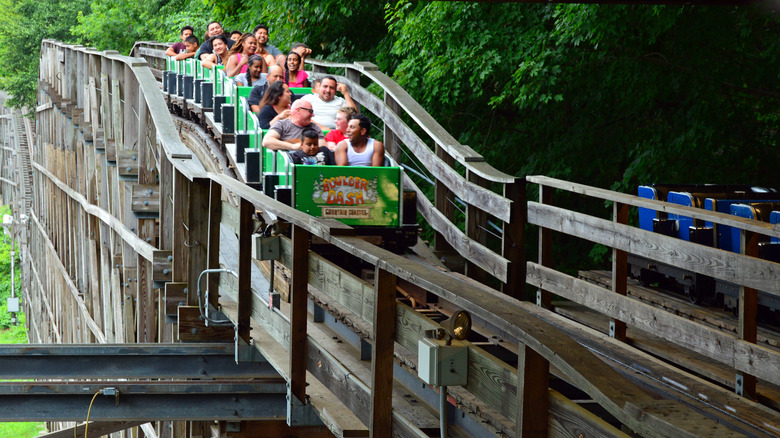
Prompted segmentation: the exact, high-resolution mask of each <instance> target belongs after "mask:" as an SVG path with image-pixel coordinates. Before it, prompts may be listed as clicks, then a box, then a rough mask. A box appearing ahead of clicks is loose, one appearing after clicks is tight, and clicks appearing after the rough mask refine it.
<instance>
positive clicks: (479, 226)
mask: <svg viewBox="0 0 780 438" xmlns="http://www.w3.org/2000/svg"><path fill="white" fill-rule="evenodd" d="M466 178H467V179H468V180H469V182H472V183H474V184H476V185H478V186H480V187H486V186H487V181H486V180H485V179H484V178H482V177H480V176H479V175H477V174H475V173H474V172H472V171H470V170H468V169H467V170H466ZM486 229H487V213H485V212H484V211H482V210H480V209H479V208H477V207H474V206H473V205H471V204H467V205H466V235H467V236H468V237H470V238H472V239H474V240H475V241H476V242H479V243H481V244H483V245H486V244H487V230H486ZM466 275H468V276H469V277H471V278H473V279H474V280H477V281H479V282H482V283H484V282H485V281H486V280H487V273H486V272H485V271H484V270H483V269H481V268H480V267H478V266H477V265H475V264H474V263H471V262H467V263H466Z"/></svg>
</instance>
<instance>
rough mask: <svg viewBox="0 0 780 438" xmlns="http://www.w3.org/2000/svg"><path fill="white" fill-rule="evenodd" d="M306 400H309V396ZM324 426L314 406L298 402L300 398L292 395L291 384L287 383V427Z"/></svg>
mask: <svg viewBox="0 0 780 438" xmlns="http://www.w3.org/2000/svg"><path fill="white" fill-rule="evenodd" d="M306 398H307V399H308V396H307V397H306ZM307 401H308V400H307ZM323 424H324V423H323V422H322V420H320V417H319V416H318V415H317V411H316V410H315V409H314V408H313V407H312V405H310V404H305V403H303V402H301V401H300V400H298V397H296V396H294V395H292V393H291V392H290V382H287V425H288V426H290V427H294V426H321V425H323Z"/></svg>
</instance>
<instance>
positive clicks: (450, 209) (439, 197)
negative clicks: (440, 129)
mask: <svg viewBox="0 0 780 438" xmlns="http://www.w3.org/2000/svg"><path fill="white" fill-rule="evenodd" d="M436 156H437V157H439V158H440V159H441V160H442V161H444V163H445V164H446V165H447V166H446V167H451V166H452V163H453V162H454V160H453V159H452V157H451V156H450V155H449V154H448V153H447V150H446V149H445V148H443V147H441V146H440V145H439V144H436ZM453 202H455V196H454V194H453V193H452V190H450V189H449V187H447V185H446V184H445V183H444V182H443V181H441V180H439V179H438V178H437V179H436V185H435V187H434V205H435V206H436V209H437V210H439V211H440V212H441V213H442V214H443V215H444V217H445V218H446V219H447V220H448V221H449V222H452V220H453V218H454V217H455V206H454V205H453ZM433 242H434V243H433V246H434V248H436V251H444V252H450V251H452V250H453V249H452V245H450V244H449V242H447V239H446V238H445V237H444V235H443V234H441V233H438V232H437V233H436V236H435V237H434V241H433Z"/></svg>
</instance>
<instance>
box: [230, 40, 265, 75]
mask: <svg viewBox="0 0 780 438" xmlns="http://www.w3.org/2000/svg"><path fill="white" fill-rule="evenodd" d="M255 50H257V38H255V36H254V35H252V34H251V33H245V34H243V35H241V39H239V40H238V42H236V43H235V44H233V47H232V48H231V49H230V52H229V53H228V55H229V58H228V62H227V64H225V73H226V74H227V76H228V77H229V78H232V77H234V76H236V75H238V74H239V73H246V69H247V63H248V62H249V57H250V56H252V55H254V54H255ZM267 70H268V69H267V68H266V69H265V71H267Z"/></svg>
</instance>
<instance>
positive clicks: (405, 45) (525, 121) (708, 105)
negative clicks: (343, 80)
mask: <svg viewBox="0 0 780 438" xmlns="http://www.w3.org/2000/svg"><path fill="white" fill-rule="evenodd" d="M0 1H3V2H5V4H4V5H5V6H6V8H5V9H6V10H7V11H10V12H9V14H8V15H7V16H6V17H4V18H3V19H4V20H5V21H6V23H4V24H5V26H3V27H2V30H0V38H2V39H3V44H2V45H0V50H3V54H4V55H5V56H4V59H5V60H6V62H5V63H4V65H3V66H1V67H0V77H1V78H2V79H1V82H0V85H2V88H4V89H5V90H10V91H12V92H14V93H16V96H17V97H18V98H19V99H18V100H17V102H21V103H26V104H27V105H32V104H33V102H34V96H33V90H34V88H35V70H36V68H37V65H36V58H35V54H36V53H37V52H38V49H37V47H38V45H39V42H40V39H41V38H43V37H45V38H57V39H62V40H66V41H73V42H80V43H82V44H88V45H94V46H96V47H98V48H100V49H108V48H112V49H117V50H119V51H120V52H122V53H127V51H128V50H129V49H130V47H131V46H132V43H133V41H135V40H146V39H156V40H168V41H174V40H176V39H177V37H178V29H179V28H180V27H181V26H182V25H183V24H191V25H193V26H195V28H196V29H198V30H197V31H196V34H197V35H198V36H202V34H201V31H202V30H205V27H206V23H207V22H208V21H209V20H211V19H212V18H213V19H217V20H220V21H222V23H223V25H224V28H225V29H227V30H232V29H240V30H245V31H246V30H251V28H252V27H253V26H254V25H255V24H257V23H267V24H268V25H269V26H270V28H271V42H272V43H273V44H276V45H277V46H278V47H280V48H281V49H283V50H284V49H285V48H287V47H289V46H290V44H291V43H292V42H295V41H304V42H306V43H308V44H309V45H310V46H311V47H312V48H313V49H314V55H315V56H316V57H319V58H326V59H332V60H350V61H356V60H367V61H372V62H374V63H376V64H377V65H378V66H379V67H380V69H381V70H383V71H385V72H388V73H389V74H391V75H392V76H393V77H394V78H395V79H396V80H397V81H398V82H399V83H400V84H402V85H403V86H404V88H406V89H407V90H408V91H409V93H410V94H412V96H413V97H415V98H416V99H417V100H418V101H419V102H420V103H421V105H422V106H423V107H424V108H426V109H427V110H428V111H429V112H430V113H431V114H433V116H434V117H435V118H436V119H437V120H439V121H440V123H442V125H444V126H445V127H446V128H447V129H448V130H450V132H451V133H452V134H453V135H454V136H455V137H456V138H457V139H459V140H460V141H461V142H462V143H464V144H468V145H470V146H472V147H473V148H475V149H476V150H477V151H479V152H480V153H482V154H483V155H485V156H486V158H487V160H488V162H490V163H492V164H493V165H495V166H496V167H498V168H500V169H501V170H504V171H505V172H507V173H511V174H516V175H527V174H546V175H550V176H555V177H560V178H565V179H569V180H573V181H577V182H583V183H587V184H591V185H595V186H599V187H611V188H614V189H618V190H622V191H627V192H634V190H635V187H636V186H637V185H638V184H640V183H648V182H667V183H675V182H679V183H682V182H698V183H705V182H706V183H751V184H756V185H764V186H773V187H778V188H780V179H778V177H777V176H776V175H777V172H775V170H774V167H775V166H776V163H778V162H779V161H780V148H778V145H777V143H778V130H777V125H778V108H779V105H778V103H779V102H780V89H779V87H778V84H780V82H779V81H778V79H780V77H779V76H780V40H779V39H778V38H777V35H778V34H780V20H779V19H778V14H777V13H776V12H775V11H770V10H765V9H762V8H761V7H759V6H755V7H745V6H741V7H733V6H732V7H729V6H722V7H701V6H655V5H632V6H627V5H594V4H587V5H574V4H542V3H540V4H518V3H503V4H502V3H483V2H414V1H408V0H395V1H391V2H387V3H385V4H384V5H382V4H377V3H375V2H365V1H359V0H266V1H264V2H256V3H252V2H240V1H237V0H153V1H151V2H148V1H145V0H144V1H141V0H125V1H122V2H120V1H118V0H91V3H90V2H87V1H86V0H75V1H74V2H68V3H66V2H63V1H61V0H37V1H35V2H33V1H32V0H0ZM599 208H602V209H603V206H601V207H599Z"/></svg>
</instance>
